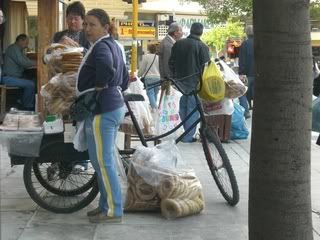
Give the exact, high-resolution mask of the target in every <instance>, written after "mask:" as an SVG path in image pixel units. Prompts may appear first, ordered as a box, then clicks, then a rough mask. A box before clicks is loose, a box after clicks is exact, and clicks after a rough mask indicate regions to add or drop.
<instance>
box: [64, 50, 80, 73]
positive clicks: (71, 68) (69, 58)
mask: <svg viewBox="0 0 320 240" xmlns="http://www.w3.org/2000/svg"><path fill="white" fill-rule="evenodd" d="M61 55H62V59H61V64H62V72H63V73H66V72H77V71H78V68H79V66H80V63H81V61H82V53H80V52H63V53H61Z"/></svg>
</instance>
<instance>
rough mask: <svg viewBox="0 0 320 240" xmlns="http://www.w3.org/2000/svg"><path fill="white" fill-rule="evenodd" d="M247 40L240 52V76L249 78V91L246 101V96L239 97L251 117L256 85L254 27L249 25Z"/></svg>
mask: <svg viewBox="0 0 320 240" xmlns="http://www.w3.org/2000/svg"><path fill="white" fill-rule="evenodd" d="M246 34H247V40H245V41H244V42H243V43H242V44H241V47H240V53H239V77H240V79H243V78H244V76H247V78H248V91H247V94H246V96H247V100H248V103H249V107H248V103H247V102H246V100H245V98H244V97H241V98H239V100H240V105H241V106H243V107H244V108H245V117H246V118H248V117H250V113H249V108H251V100H253V86H254V75H255V72H254V54H253V27H252V25H248V26H247V27H246Z"/></svg>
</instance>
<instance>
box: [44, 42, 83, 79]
mask: <svg viewBox="0 0 320 240" xmlns="http://www.w3.org/2000/svg"><path fill="white" fill-rule="evenodd" d="M83 51H84V48H83V47H74V46H67V45H62V44H58V43H53V44H51V45H50V46H49V47H47V49H46V51H45V52H46V54H45V56H44V58H43V60H44V62H45V63H46V64H47V67H48V77H49V79H50V78H52V77H53V76H54V75H56V74H58V73H65V72H77V71H78V68H79V66H80V63H81V61H82V57H83Z"/></svg>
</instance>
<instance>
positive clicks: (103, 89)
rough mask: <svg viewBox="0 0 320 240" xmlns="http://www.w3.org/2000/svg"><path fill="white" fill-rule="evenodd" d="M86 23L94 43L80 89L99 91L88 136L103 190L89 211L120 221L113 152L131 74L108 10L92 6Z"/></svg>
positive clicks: (99, 217) (88, 123)
mask: <svg viewBox="0 0 320 240" xmlns="http://www.w3.org/2000/svg"><path fill="white" fill-rule="evenodd" d="M84 26H85V34H86V37H87V39H88V40H89V41H90V43H91V44H92V45H91V47H90V49H89V50H88V52H87V53H86V55H85V57H84V59H83V61H82V63H81V65H80V69H79V76H78V80H77V90H78V91H79V93H80V95H81V94H84V93H85V92H88V91H92V90H94V91H96V92H97V98H96V100H97V107H96V109H95V111H94V112H93V113H92V116H91V117H88V118H87V119H85V136H86V141H87V145H88V150H89V157H90V160H91V163H92V165H93V167H94V169H95V171H96V174H97V178H98V185H99V191H100V200H99V206H98V207H97V208H96V209H94V210H92V211H90V212H88V213H87V215H88V216H89V220H90V222H94V223H100V222H121V220H122V215H123V206H122V197H121V188H120V183H119V179H118V173H117V168H116V158H115V155H114V152H115V150H116V148H115V140H116V136H117V131H118V128H119V125H120V123H121V121H122V120H123V118H124V114H125V107H124V99H123V96H122V93H121V91H123V90H125V89H126V88H127V86H128V81H129V74H128V71H127V68H126V66H125V63H124V61H123V57H122V52H121V49H120V47H119V46H118V44H117V43H116V42H115V41H114V39H113V38H112V36H111V35H110V34H109V31H110V18H109V16H108V14H107V13H106V12H105V11H104V10H102V9H92V10H90V11H89V12H88V13H87V15H86V17H85V25H84Z"/></svg>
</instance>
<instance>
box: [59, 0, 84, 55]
mask: <svg viewBox="0 0 320 240" xmlns="http://www.w3.org/2000/svg"><path fill="white" fill-rule="evenodd" d="M85 12H86V11H85V8H84V6H83V4H82V3H81V2H80V1H76V2H72V3H70V4H69V5H68V7H67V10H66V23H67V26H68V29H66V30H64V31H61V32H57V33H55V34H54V36H53V42H54V43H61V44H64V45H69V46H73V47H84V48H85V49H89V47H90V43H89V41H88V40H87V38H86V36H85V34H84V31H83V21H84V17H85Z"/></svg>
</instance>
